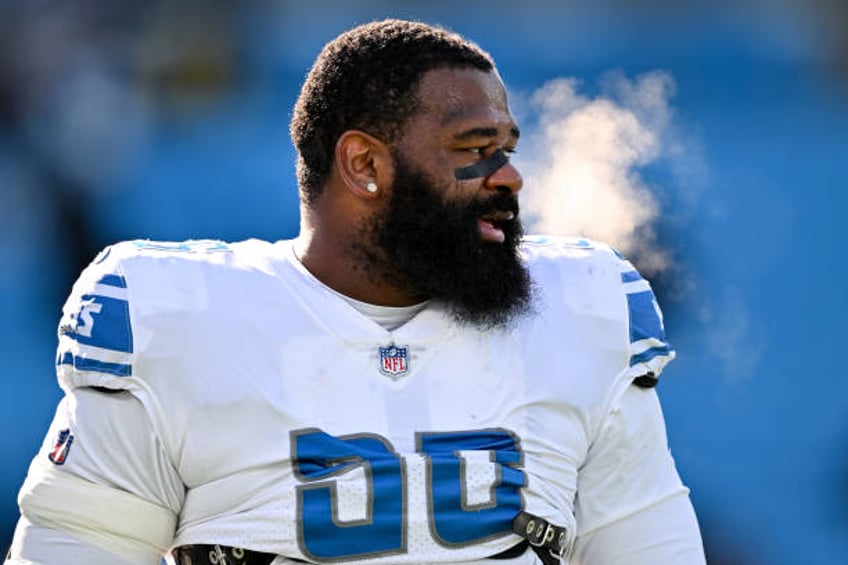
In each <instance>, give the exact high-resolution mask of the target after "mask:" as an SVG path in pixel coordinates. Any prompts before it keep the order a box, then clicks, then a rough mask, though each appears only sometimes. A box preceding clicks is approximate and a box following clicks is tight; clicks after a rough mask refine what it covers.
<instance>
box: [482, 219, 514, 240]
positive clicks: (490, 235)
mask: <svg viewBox="0 0 848 565" xmlns="http://www.w3.org/2000/svg"><path fill="white" fill-rule="evenodd" d="M514 219H515V214H514V213H513V212H492V213H490V214H486V215H484V216H481V217H480V218H478V219H477V225H478V227H479V228H480V238H481V239H483V241H492V242H494V243H503V242H504V241H505V240H506V236H505V235H504V231H503V224H505V223H506V222H511V221H512V220H514Z"/></svg>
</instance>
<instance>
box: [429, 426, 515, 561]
mask: <svg viewBox="0 0 848 565" xmlns="http://www.w3.org/2000/svg"><path fill="white" fill-rule="evenodd" d="M418 450H419V451H421V452H423V453H425V454H427V456H428V459H429V461H428V465H427V470H428V480H429V481H430V484H431V485H432V486H431V489H430V505H431V507H432V509H433V522H434V524H433V525H434V526H435V528H433V531H434V532H435V534H436V535H437V537H438V538H439V541H440V542H441V543H443V544H445V545H465V544H467V543H470V542H479V541H480V540H483V539H485V538H490V537H495V536H497V535H499V534H502V533H503V532H504V530H509V528H510V525H511V524H512V520H513V519H514V518H515V515H516V514H518V512H519V511H521V507H522V502H521V491H520V490H519V489H520V488H521V487H523V486H524V485H525V483H526V477H525V475H524V471H521V470H520V469H516V468H515V467H516V466H518V465H520V464H521V463H522V456H521V452H520V451H519V449H518V441H517V440H516V438H515V437H514V436H513V435H512V434H510V433H508V432H506V431H504V430H478V431H472V432H458V433H457V432H450V433H428V434H419V436H418ZM459 451H489V452H490V453H492V461H493V462H494V463H496V464H497V467H496V468H497V470H498V477H497V479H496V481H495V484H494V485H493V487H492V500H491V501H490V502H488V503H486V504H485V505H483V506H469V505H467V504H466V501H465V497H464V494H463V493H464V490H465V489H464V487H465V484H466V481H465V477H464V476H463V471H464V466H463V465H462V459H461V458H460V456H459V454H458V452H459Z"/></svg>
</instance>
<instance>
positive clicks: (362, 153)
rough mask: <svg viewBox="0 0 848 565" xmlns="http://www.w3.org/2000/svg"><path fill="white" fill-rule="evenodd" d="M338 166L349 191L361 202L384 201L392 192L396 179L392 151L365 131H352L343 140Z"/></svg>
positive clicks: (338, 146)
mask: <svg viewBox="0 0 848 565" xmlns="http://www.w3.org/2000/svg"><path fill="white" fill-rule="evenodd" d="M336 166H337V168H338V172H339V176H340V177H341V179H342V181H343V182H344V183H345V186H346V187H347V189H348V190H350V191H351V192H352V193H353V194H354V195H356V196H357V197H359V198H365V199H372V200H373V199H376V198H380V197H381V196H382V195H384V194H385V192H386V191H387V190H388V188H389V183H390V182H391V175H392V161H391V152H390V151H389V147H388V146H387V145H386V144H385V143H383V142H382V141H380V140H379V139H377V138H376V137H374V136H373V135H370V134H368V133H365V132H364V131H360V130H355V129H352V130H348V131H346V132H344V133H343V134H342V135H341V136H340V137H339V139H338V141H337V142H336Z"/></svg>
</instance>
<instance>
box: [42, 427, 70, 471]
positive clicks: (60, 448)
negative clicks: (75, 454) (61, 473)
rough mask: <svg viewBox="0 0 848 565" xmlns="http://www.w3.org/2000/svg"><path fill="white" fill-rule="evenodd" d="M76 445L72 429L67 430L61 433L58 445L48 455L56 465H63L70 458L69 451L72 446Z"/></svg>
mask: <svg viewBox="0 0 848 565" xmlns="http://www.w3.org/2000/svg"><path fill="white" fill-rule="evenodd" d="M72 443H74V436H73V434H71V430H70V429H65V430H62V431H61V432H59V439H57V440H56V445H54V446H53V449H52V450H51V451H50V453H49V454H48V455H47V458H48V459H50V461H52V462H53V463H55V464H56V465H63V464H64V463H65V460H66V459H67V458H68V451H70V449H71V444H72Z"/></svg>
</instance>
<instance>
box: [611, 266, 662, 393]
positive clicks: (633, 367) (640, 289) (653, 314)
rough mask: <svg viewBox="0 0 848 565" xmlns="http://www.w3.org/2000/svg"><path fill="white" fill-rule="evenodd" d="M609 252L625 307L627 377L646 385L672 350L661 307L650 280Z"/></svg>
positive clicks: (659, 370) (657, 375)
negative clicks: (613, 258) (617, 268)
mask: <svg viewBox="0 0 848 565" xmlns="http://www.w3.org/2000/svg"><path fill="white" fill-rule="evenodd" d="M613 253H614V254H615V255H616V258H617V259H618V265H619V272H620V277H621V288H622V290H623V292H624V297H625V303H626V308H627V326H628V335H627V340H628V353H629V359H628V365H629V369H628V376H629V377H630V378H631V379H632V380H633V382H634V383H635V384H637V385H638V386H641V387H645V388H650V387H653V386H655V385H656V383H657V379H658V378H659V376H660V373H661V372H662V370H663V368H665V366H666V365H667V364H668V363H669V362H670V361H671V360H673V359H674V357H675V351H674V348H673V347H672V345H671V343H669V341H668V339H667V338H666V335H665V325H664V323H663V314H662V310H661V309H660V306H659V304H658V302H657V297H656V296H655V295H654V291H653V289H652V288H651V285H650V283H649V282H648V281H647V280H646V279H645V278H643V277H642V275H641V274H640V273H639V271H637V270H636V269H635V268H634V267H633V265H632V264H631V263H630V262H629V261H627V260H626V259H624V258H623V257H622V256H621V255H620V254H619V253H618V252H616V251H614V250H613Z"/></svg>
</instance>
